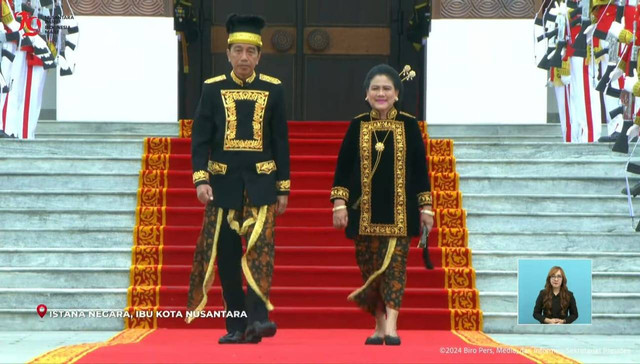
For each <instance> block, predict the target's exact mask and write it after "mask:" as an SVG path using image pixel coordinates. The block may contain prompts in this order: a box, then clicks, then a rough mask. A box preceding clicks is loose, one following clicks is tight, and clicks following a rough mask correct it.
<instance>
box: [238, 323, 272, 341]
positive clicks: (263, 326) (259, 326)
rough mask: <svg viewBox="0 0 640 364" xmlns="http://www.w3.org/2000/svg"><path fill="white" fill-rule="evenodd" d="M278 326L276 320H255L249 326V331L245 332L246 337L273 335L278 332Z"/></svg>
mask: <svg viewBox="0 0 640 364" xmlns="http://www.w3.org/2000/svg"><path fill="white" fill-rule="evenodd" d="M277 330H278V327H277V326H276V324H275V322H271V321H266V322H258V321H256V322H254V323H252V324H249V326H247V331H245V332H244V336H245V337H253V336H259V337H272V336H274V335H275V334H276V331H277Z"/></svg>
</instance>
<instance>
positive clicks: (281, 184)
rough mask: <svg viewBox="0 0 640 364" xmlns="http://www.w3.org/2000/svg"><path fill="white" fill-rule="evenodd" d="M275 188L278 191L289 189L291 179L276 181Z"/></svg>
mask: <svg viewBox="0 0 640 364" xmlns="http://www.w3.org/2000/svg"><path fill="white" fill-rule="evenodd" d="M276 189H277V190H278V191H289V190H291V180H289V179H285V180H284V181H277V182H276Z"/></svg>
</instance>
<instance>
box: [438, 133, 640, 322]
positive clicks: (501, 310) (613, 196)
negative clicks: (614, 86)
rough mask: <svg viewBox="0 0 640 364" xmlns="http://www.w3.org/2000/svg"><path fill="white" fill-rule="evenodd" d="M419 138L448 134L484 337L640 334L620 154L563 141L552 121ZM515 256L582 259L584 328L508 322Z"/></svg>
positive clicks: (638, 277) (637, 238) (638, 288)
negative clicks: (585, 263)
mask: <svg viewBox="0 0 640 364" xmlns="http://www.w3.org/2000/svg"><path fill="white" fill-rule="evenodd" d="M462 133H465V134H466V135H461V134H462ZM429 134H430V137H432V138H440V137H441V138H449V137H451V135H454V139H455V147H454V151H455V155H456V158H457V161H456V162H457V163H456V165H457V170H458V173H460V176H461V178H460V190H461V191H462V192H463V196H464V197H463V205H464V207H465V209H466V210H467V213H468V215H467V225H468V228H469V230H470V231H469V246H470V247H471V248H472V249H473V266H474V268H475V269H476V271H477V272H476V273H477V276H476V277H477V281H476V283H477V287H478V289H479V290H480V302H481V308H482V310H483V311H484V329H485V331H486V332H488V333H558V332H565V333H585V334H586V333H589V334H596V333H598V334H636V335H637V334H639V333H640V233H636V232H634V231H633V228H632V226H631V220H630V218H629V217H628V204H627V198H626V196H624V195H622V194H621V193H620V190H621V189H622V188H623V187H624V176H625V172H624V166H625V162H626V157H625V156H624V155H621V154H618V153H613V152H611V150H610V149H611V145H610V144H591V145H585V144H571V145H568V144H563V143H561V142H559V140H560V137H559V135H560V127H559V126H558V125H536V126H533V125H526V126H525V125H522V126H504V125H502V126H498V125H495V126H488V125H486V126H471V125H469V126H466V125H465V126H458V125H434V126H430V127H429ZM458 135H460V137H459V138H458V137H455V136H458ZM523 135H526V137H523ZM634 180H636V181H637V177H634ZM634 208H635V210H636V211H639V209H640V200H639V199H637V198H636V199H635V201H634ZM636 223H637V222H636ZM522 258H534V259H591V260H592V269H593V278H592V291H593V300H592V312H593V315H592V325H567V326H563V327H562V328H558V327H551V326H548V325H519V326H517V325H516V320H517V261H518V259H522ZM543 284H544V282H541V285H543ZM542 288H543V287H542V286H541V287H540V289H542ZM531 311H533V308H532V309H531ZM527 314H530V313H529V312H527Z"/></svg>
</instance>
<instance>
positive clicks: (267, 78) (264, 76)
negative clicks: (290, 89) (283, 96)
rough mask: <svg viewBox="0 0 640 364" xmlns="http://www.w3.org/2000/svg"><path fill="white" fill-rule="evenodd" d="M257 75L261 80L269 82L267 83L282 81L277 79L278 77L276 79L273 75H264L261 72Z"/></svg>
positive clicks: (275, 83) (276, 83)
mask: <svg viewBox="0 0 640 364" xmlns="http://www.w3.org/2000/svg"><path fill="white" fill-rule="evenodd" d="M258 77H259V78H260V79H261V80H262V81H265V82H269V83H272V84H274V85H279V84H281V83H282V82H280V80H279V79H277V78H275V77H272V76H268V75H265V74H264V73H261V74H260V76H258Z"/></svg>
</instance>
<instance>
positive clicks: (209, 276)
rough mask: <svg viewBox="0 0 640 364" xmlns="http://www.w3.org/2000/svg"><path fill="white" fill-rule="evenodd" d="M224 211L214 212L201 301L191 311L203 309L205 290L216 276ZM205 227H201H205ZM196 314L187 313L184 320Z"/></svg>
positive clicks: (191, 319)
mask: <svg viewBox="0 0 640 364" xmlns="http://www.w3.org/2000/svg"><path fill="white" fill-rule="evenodd" d="M223 213H224V211H223V210H222V208H218V211H217V213H216V231H215V233H214V235H213V246H212V248H211V258H210V259H209V264H208V265H207V272H206V273H205V275H204V280H203V281H202V301H200V303H199V304H198V305H197V306H196V308H195V309H193V311H192V312H193V313H195V312H198V311H201V310H203V309H204V306H206V305H207V300H208V297H207V292H208V291H209V288H211V286H212V285H213V280H214V279H215V278H216V274H215V268H216V255H217V253H218V238H219V237H220V228H221V226H222V214H223ZM205 228H206V227H203V229H205ZM197 317H198V315H196V314H194V315H187V317H185V319H184V320H185V322H186V323H188V324H190V323H191V322H192V321H193V320H195V319H196V318H197Z"/></svg>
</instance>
